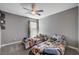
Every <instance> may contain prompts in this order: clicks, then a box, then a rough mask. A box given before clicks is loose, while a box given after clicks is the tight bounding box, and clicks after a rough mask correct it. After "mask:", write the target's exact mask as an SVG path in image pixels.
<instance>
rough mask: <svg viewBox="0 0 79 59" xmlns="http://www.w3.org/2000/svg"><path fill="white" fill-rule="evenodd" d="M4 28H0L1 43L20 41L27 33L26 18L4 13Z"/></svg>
mask: <svg viewBox="0 0 79 59" xmlns="http://www.w3.org/2000/svg"><path fill="white" fill-rule="evenodd" d="M5 15H6V16H5V20H6V25H5V28H6V29H5V30H1V45H4V44H9V43H13V42H18V41H21V40H22V38H23V37H24V36H25V35H26V34H27V33H28V18H25V17H22V16H18V15H13V14H9V13H5Z"/></svg>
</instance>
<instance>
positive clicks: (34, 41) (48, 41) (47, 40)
mask: <svg viewBox="0 0 79 59" xmlns="http://www.w3.org/2000/svg"><path fill="white" fill-rule="evenodd" d="M25 46H26V49H27V47H30V48H31V52H32V53H33V54H35V55H37V54H43V52H44V51H45V52H47V53H48V51H47V50H49V51H50V50H51V51H53V50H54V51H56V52H57V55H63V54H64V51H65V46H66V41H65V40H64V36H63V35H60V34H54V35H53V36H52V37H49V36H44V35H42V34H40V35H38V36H36V37H33V38H28V41H27V43H26V44H25ZM49 48H50V49H49ZM55 49H56V50H55ZM52 53H53V52H52ZM49 54H50V53H49Z"/></svg>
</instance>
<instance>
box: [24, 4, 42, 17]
mask: <svg viewBox="0 0 79 59" xmlns="http://www.w3.org/2000/svg"><path fill="white" fill-rule="evenodd" d="M31 8H32V10H30V9H28V8H25V7H23V9H25V10H27V11H28V12H27V13H26V14H32V15H33V16H35V15H38V16H41V14H40V13H41V12H43V10H37V9H36V4H35V3H32V6H31Z"/></svg>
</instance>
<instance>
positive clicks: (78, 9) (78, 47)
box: [78, 4, 79, 48]
mask: <svg viewBox="0 0 79 59" xmlns="http://www.w3.org/2000/svg"><path fill="white" fill-rule="evenodd" d="M78 48H79V4H78Z"/></svg>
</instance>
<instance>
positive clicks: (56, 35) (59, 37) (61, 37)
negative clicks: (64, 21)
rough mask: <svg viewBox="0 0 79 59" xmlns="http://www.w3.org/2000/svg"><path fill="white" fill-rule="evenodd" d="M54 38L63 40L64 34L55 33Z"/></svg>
mask: <svg viewBox="0 0 79 59" xmlns="http://www.w3.org/2000/svg"><path fill="white" fill-rule="evenodd" d="M53 38H55V39H57V41H63V39H64V36H63V35H61V34H54V35H53Z"/></svg>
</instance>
